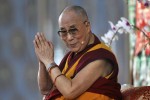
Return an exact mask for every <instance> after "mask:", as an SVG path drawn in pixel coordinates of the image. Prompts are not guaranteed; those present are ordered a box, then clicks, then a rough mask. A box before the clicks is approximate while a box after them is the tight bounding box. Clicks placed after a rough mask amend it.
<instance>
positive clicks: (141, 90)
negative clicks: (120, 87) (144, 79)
mask: <svg viewBox="0 0 150 100" xmlns="http://www.w3.org/2000/svg"><path fill="white" fill-rule="evenodd" d="M122 95H123V100H150V86H142V87H133V88H129V89H126V90H124V91H122Z"/></svg>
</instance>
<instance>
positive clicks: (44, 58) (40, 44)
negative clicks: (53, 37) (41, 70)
mask: <svg viewBox="0 0 150 100" xmlns="http://www.w3.org/2000/svg"><path fill="white" fill-rule="evenodd" d="M33 43H34V48H35V53H36V56H37V58H38V60H39V61H41V62H43V63H44V65H45V66H47V65H48V64H50V63H52V62H54V47H53V44H52V43H51V42H50V41H47V40H46V38H45V36H44V33H37V34H36V35H35V39H34V41H33Z"/></svg>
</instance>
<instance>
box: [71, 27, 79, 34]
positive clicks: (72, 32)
mask: <svg viewBox="0 0 150 100" xmlns="http://www.w3.org/2000/svg"><path fill="white" fill-rule="evenodd" d="M77 31H78V30H77V29H76V28H74V29H70V30H69V33H71V34H76V32H77Z"/></svg>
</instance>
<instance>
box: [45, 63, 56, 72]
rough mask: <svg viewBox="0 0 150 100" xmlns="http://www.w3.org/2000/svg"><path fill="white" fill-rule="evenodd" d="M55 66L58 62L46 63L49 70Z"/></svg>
mask: <svg viewBox="0 0 150 100" xmlns="http://www.w3.org/2000/svg"><path fill="white" fill-rule="evenodd" d="M55 66H57V64H56V63H55V62H51V63H49V64H47V65H45V67H46V69H47V71H50V69H51V68H52V67H55Z"/></svg>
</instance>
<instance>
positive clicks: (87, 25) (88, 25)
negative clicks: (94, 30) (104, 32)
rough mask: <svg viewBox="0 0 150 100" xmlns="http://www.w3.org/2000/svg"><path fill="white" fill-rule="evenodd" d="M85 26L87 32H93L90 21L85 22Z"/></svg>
mask: <svg viewBox="0 0 150 100" xmlns="http://www.w3.org/2000/svg"><path fill="white" fill-rule="evenodd" d="M85 26H86V28H87V31H88V32H90V31H91V25H90V22H89V21H86V22H85Z"/></svg>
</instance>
